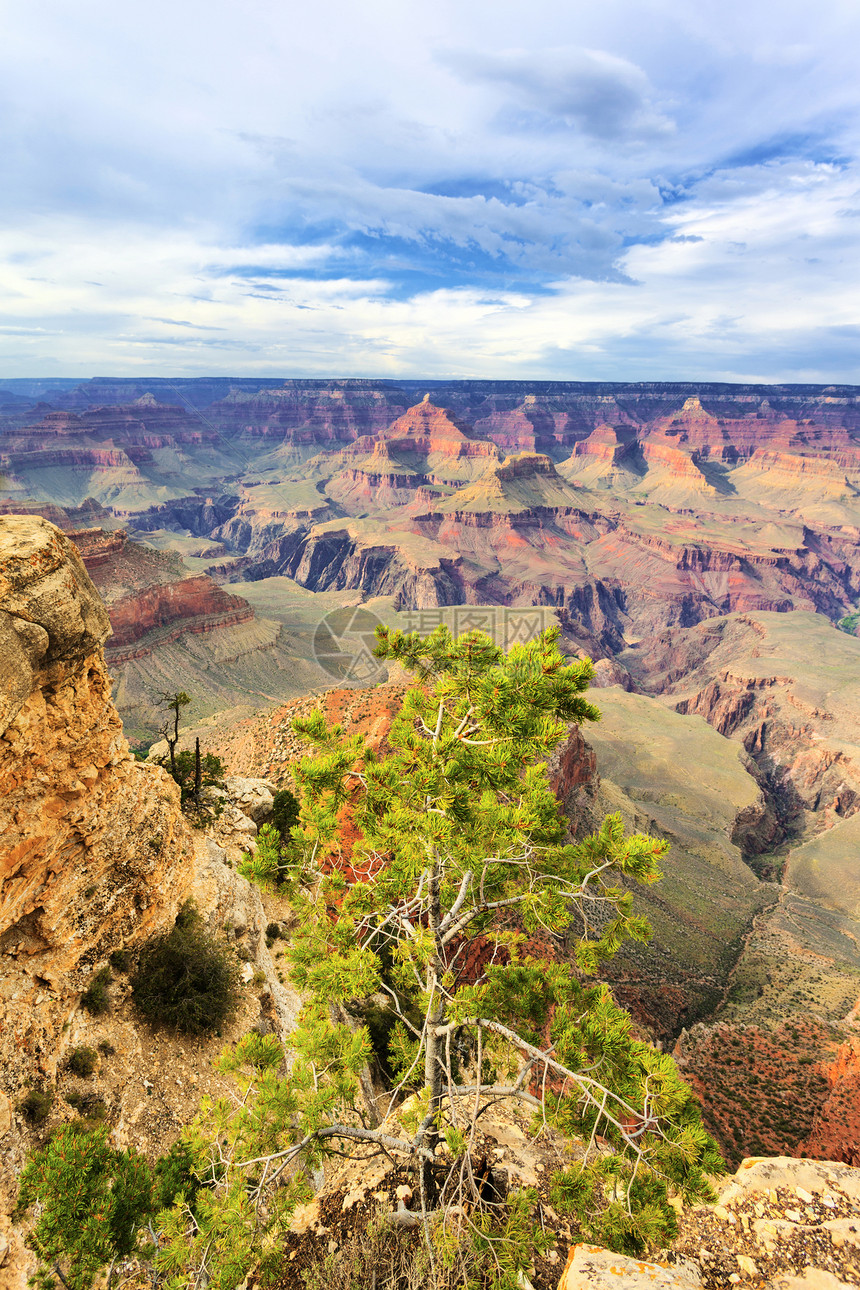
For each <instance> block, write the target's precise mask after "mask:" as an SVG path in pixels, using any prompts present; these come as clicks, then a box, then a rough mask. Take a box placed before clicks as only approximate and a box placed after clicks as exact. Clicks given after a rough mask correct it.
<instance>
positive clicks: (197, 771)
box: [194, 739, 203, 806]
mask: <svg viewBox="0 0 860 1290" xmlns="http://www.w3.org/2000/svg"><path fill="white" fill-rule="evenodd" d="M202 782H203V771H202V768H201V765H200V740H199V739H195V741H194V805H195V806H199V805H200V787H201V784H202Z"/></svg>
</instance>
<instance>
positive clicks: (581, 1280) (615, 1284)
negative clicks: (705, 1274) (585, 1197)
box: [558, 1245, 702, 1290]
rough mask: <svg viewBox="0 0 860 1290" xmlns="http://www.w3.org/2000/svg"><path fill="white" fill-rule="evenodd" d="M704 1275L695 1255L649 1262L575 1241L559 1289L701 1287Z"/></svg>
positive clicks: (694, 1289)
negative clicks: (661, 1261) (578, 1243)
mask: <svg viewBox="0 0 860 1290" xmlns="http://www.w3.org/2000/svg"><path fill="white" fill-rule="evenodd" d="M701 1284H702V1275H701V1272H700V1271H699V1268H698V1266H697V1265H696V1264H695V1263H694V1262H693V1261H692V1259H685V1258H682V1257H680V1256H679V1257H678V1261H677V1262H675V1263H648V1262H646V1261H645V1260H643V1259H630V1258H627V1256H626V1255H624V1254H613V1252H612V1250H604V1249H603V1248H602V1246H600V1245H574V1247H573V1249H572V1250H571V1252H570V1257H569V1259H568V1262H567V1267H566V1268H565V1270H564V1272H563V1273H562V1276H561V1280H560V1281H559V1283H558V1290H604V1287H605V1290H609V1287H612V1290H646V1287H647V1288H648V1290H698V1287H700V1286H701Z"/></svg>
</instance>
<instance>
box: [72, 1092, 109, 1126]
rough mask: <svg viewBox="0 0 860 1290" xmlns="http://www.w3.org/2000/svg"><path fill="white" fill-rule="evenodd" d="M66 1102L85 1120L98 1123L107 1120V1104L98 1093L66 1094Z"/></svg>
mask: <svg viewBox="0 0 860 1290" xmlns="http://www.w3.org/2000/svg"><path fill="white" fill-rule="evenodd" d="M66 1101H67V1102H68V1104H69V1106H73V1107H74V1108H75V1110H76V1111H77V1113H78V1115H82V1116H83V1117H84V1119H86V1120H91V1121H93V1122H95V1123H98V1122H100V1121H101V1120H106V1119H107V1110H108V1109H107V1103H106V1102H105V1100H104V1098H102V1097H99V1095H98V1093H76V1092H72V1093H67V1094H66Z"/></svg>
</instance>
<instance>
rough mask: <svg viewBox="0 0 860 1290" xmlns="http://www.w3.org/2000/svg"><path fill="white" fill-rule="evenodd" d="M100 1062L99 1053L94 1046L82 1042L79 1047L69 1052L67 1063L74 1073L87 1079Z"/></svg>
mask: <svg viewBox="0 0 860 1290" xmlns="http://www.w3.org/2000/svg"><path fill="white" fill-rule="evenodd" d="M98 1063H99V1055H98V1053H97V1052H96V1050H95V1049H94V1048H89V1047H87V1045H86V1044H82V1045H81V1046H80V1047H79V1048H73V1049H72V1051H71V1052H70V1053H69V1056H68V1059H67V1061H66V1065H67V1066H68V1068H69V1070H70V1071H71V1072H72V1074H73V1075H80V1076H81V1077H82V1078H84V1079H86V1078H87V1077H88V1076H90V1075H92V1073H93V1071H94V1070H95V1068H96V1066H98Z"/></svg>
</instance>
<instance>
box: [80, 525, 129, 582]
mask: <svg viewBox="0 0 860 1290" xmlns="http://www.w3.org/2000/svg"><path fill="white" fill-rule="evenodd" d="M66 533H67V536H68V537H69V540H70V541H72V542H74V544H75V546H76V547H77V548H78V551H79V552H80V555H81V559H82V560H83V562H84V567H85V568H86V569H87V571H88V572H89V570H90V569H97V568H98V566H99V565H100V564H107V563H108V561H109V560H111V559H113V557H114V556H116V555H119V554H120V552H121V551H122V550H123V549H124V547H125V545H126V543H127V541H128V533H127V532H126V530H125V529H113V530H107V529H67V530H66Z"/></svg>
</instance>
